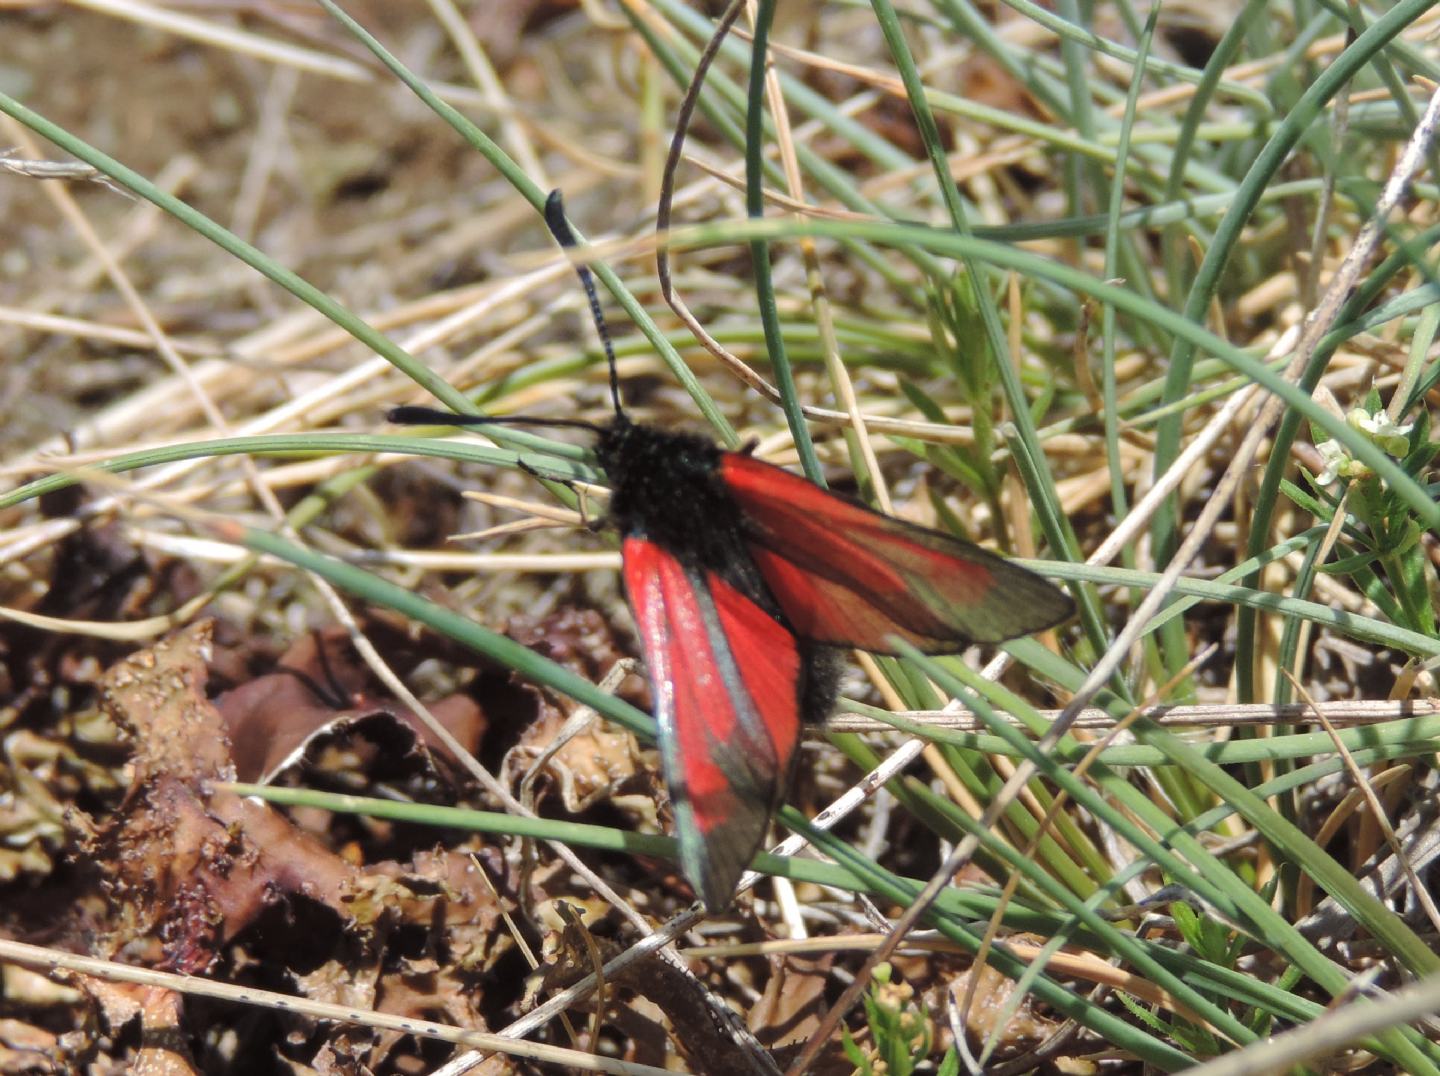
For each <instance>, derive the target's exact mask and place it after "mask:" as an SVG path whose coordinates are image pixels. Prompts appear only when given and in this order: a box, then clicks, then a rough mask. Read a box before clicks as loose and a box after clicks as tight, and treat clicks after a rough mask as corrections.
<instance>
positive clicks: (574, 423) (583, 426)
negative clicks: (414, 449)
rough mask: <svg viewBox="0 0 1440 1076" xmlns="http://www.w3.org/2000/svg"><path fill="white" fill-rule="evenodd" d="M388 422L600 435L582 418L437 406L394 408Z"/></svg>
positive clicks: (595, 426) (593, 425)
mask: <svg viewBox="0 0 1440 1076" xmlns="http://www.w3.org/2000/svg"><path fill="white" fill-rule="evenodd" d="M385 418H386V420H387V421H390V422H393V423H395V424H396V425H397V426H553V427H555V428H557V429H563V430H587V431H589V432H590V433H596V434H598V433H600V432H601V429H600V427H599V426H597V425H595V423H593V422H582V421H581V420H580V419H578V418H529V417H528V416H526V415H457V414H454V413H453V412H450V411H437V410H436V409H435V408H433V407H413V406H411V405H409V404H407V405H405V406H403V407H392V408H391V409H390V410H389V411H388V412H387V413H386V415H385Z"/></svg>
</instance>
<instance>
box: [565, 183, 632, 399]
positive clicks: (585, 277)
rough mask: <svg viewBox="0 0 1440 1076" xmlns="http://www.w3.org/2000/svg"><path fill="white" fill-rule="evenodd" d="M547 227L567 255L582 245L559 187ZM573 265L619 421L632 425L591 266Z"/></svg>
mask: <svg viewBox="0 0 1440 1076" xmlns="http://www.w3.org/2000/svg"><path fill="white" fill-rule="evenodd" d="M545 225H546V227H548V228H549V229H550V234H551V235H553V236H554V237H555V242H557V243H559V244H560V245H561V246H562V247H564V248H565V250H566V251H571V250H574V249H575V248H576V247H578V246H579V245H580V242H579V240H577V239H576V238H575V232H574V231H573V230H572V229H571V227H570V222H569V221H568V220H566V219H565V199H564V197H563V196H562V195H561V194H560V189H559V188H558V187H557V188H556V189H555V190H553V191H551V192H550V195H549V197H547V198H546V199H545ZM571 264H572V265H574V266H575V272H576V273H578V274H579V275H580V283H581V284H583V285H585V297H586V298H587V299H589V300H590V316H591V317H592V318H593V319H594V320H595V331H596V332H597V333H599V334H600V344H601V346H603V347H604V348H605V361H606V363H608V364H609V366H610V399H611V401H612V402H613V403H614V404H615V417H616V418H617V419H619V420H620V421H622V422H625V421H628V420H627V419H626V418H625V409H624V408H623V407H621V406H620V374H619V372H618V371H617V370H616V368H615V348H614V347H613V346H612V345H611V343H610V326H609V325H608V324H606V322H605V312H604V311H603V310H601V309H600V293H599V292H597V291H596V290H595V276H594V274H593V273H591V272H590V267H589V266H588V265H585V264H583V263H582V262H577V261H572V262H571Z"/></svg>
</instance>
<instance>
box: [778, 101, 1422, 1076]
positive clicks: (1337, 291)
mask: <svg viewBox="0 0 1440 1076" xmlns="http://www.w3.org/2000/svg"><path fill="white" fill-rule="evenodd" d="M1437 122H1440V93H1436V94H1435V95H1433V96H1432V97H1431V99H1430V103H1429V105H1428V106H1427V107H1426V110H1425V115H1424V117H1423V118H1422V119H1421V121H1420V123H1419V125H1418V126H1417V128H1416V130H1415V132H1414V134H1413V135H1412V137H1411V139H1410V142H1409V143H1408V144H1407V145H1406V147H1405V150H1404V152H1403V153H1402V154H1401V156H1400V158H1399V160H1398V161H1397V162H1396V165H1395V168H1394V170H1393V171H1392V172H1391V175H1390V178H1389V180H1388V181H1387V183H1386V184H1385V188H1384V190H1383V191H1382V193H1381V196H1380V199H1379V200H1378V201H1377V203H1376V207H1375V213H1374V215H1373V216H1372V217H1371V219H1370V220H1369V221H1367V222H1366V224H1365V226H1364V227H1363V228H1362V229H1361V230H1360V233H1359V235H1357V236H1356V239H1355V243H1354V245H1353V246H1352V247H1351V249H1350V252H1349V253H1348V254H1347V255H1346V257H1345V260H1344V261H1343V262H1342V263H1341V266H1340V269H1339V270H1338V271H1337V272H1336V274H1335V276H1334V278H1333V279H1332V280H1331V282H1330V284H1329V286H1328V287H1327V288H1326V290H1325V294H1324V295H1323V296H1322V298H1321V301H1320V305H1319V306H1318V307H1317V308H1316V309H1315V310H1314V311H1312V312H1311V314H1310V315H1309V316H1308V317H1307V318H1306V320H1305V322H1304V324H1303V326H1302V327H1301V331H1300V338H1299V341H1298V342H1297V344H1296V347H1295V351H1294V353H1293V355H1292V356H1291V359H1290V362H1289V364H1288V365H1287V366H1286V369H1285V377H1286V378H1287V379H1288V380H1291V381H1294V380H1296V379H1297V378H1298V377H1299V375H1300V371H1302V370H1303V369H1304V368H1305V365H1306V363H1307V362H1308V361H1309V359H1310V356H1311V355H1312V354H1313V353H1314V351H1315V349H1316V348H1317V347H1318V346H1319V344H1320V341H1321V339H1322V338H1323V337H1324V335H1325V333H1326V332H1328V331H1329V329H1330V328H1331V326H1332V325H1333V324H1334V322H1335V318H1336V317H1337V316H1338V314H1339V313H1340V308H1341V305H1342V304H1343V302H1344V301H1345V299H1346V298H1348V297H1349V295H1350V294H1351V292H1352V291H1353V290H1354V288H1355V284H1356V281H1357V280H1358V279H1359V276H1360V273H1361V272H1362V270H1363V269H1364V267H1365V266H1366V265H1367V264H1368V263H1369V262H1370V259H1371V256H1372V255H1373V253H1374V250H1375V247H1376V245H1377V244H1378V242H1379V240H1380V237H1381V235H1382V234H1383V229H1384V226H1385V224H1386V222H1387V221H1388V220H1389V218H1390V215H1391V213H1393V212H1394V210H1395V208H1396V207H1397V206H1398V205H1399V204H1400V203H1401V201H1402V200H1403V198H1404V196H1405V194H1406V192H1408V190H1409V188H1410V184H1411V182H1412V181H1413V179H1414V176H1415V174H1416V173H1417V172H1418V171H1419V169H1420V168H1421V166H1422V165H1423V164H1424V160H1425V155H1426V153H1427V152H1428V151H1429V149H1430V146H1431V144H1432V142H1433V140H1434V135H1435V127H1436V124H1437ZM1261 394H1262V390H1261V389H1260V387H1259V386H1258V385H1257V386H1253V387H1251V388H1250V389H1247V390H1245V392H1243V393H1242V394H1240V395H1244V396H1246V397H1250V396H1255V397H1260V396H1261ZM1283 409H1284V403H1283V401H1281V400H1280V399H1279V398H1278V397H1269V398H1266V399H1265V402H1264V404H1263V405H1262V407H1261V411H1260V415H1259V417H1258V418H1257V420H1256V421H1255V423H1254V424H1253V425H1252V426H1251V427H1250V428H1249V430H1248V431H1247V432H1246V434H1245V437H1244V439H1243V440H1242V442H1241V444H1240V447H1239V449H1238V450H1237V451H1236V453H1235V456H1234V458H1233V460H1232V461H1231V463H1230V465H1229V466H1228V467H1227V468H1226V470H1225V472H1224V474H1223V475H1222V476H1221V477H1220V479H1219V481H1218V482H1217V483H1216V485H1215V490H1214V492H1213V493H1212V494H1211V495H1210V496H1209V498H1207V499H1206V501H1205V503H1204V505H1203V506H1202V507H1201V509H1200V513H1199V515H1198V517H1197V518H1196V520H1195V522H1194V523H1193V524H1192V525H1191V527H1190V529H1189V531H1188V532H1187V533H1186V535H1185V538H1184V540H1183V541H1182V542H1181V543H1180V546H1179V548H1178V549H1177V550H1176V552H1175V555H1174V557H1173V558H1172V559H1171V561H1170V563H1169V564H1168V565H1166V568H1165V571H1164V572H1163V573H1162V575H1161V577H1160V579H1159V581H1158V582H1157V583H1156V584H1155V586H1154V587H1153V588H1152V589H1151V590H1150V591H1149V593H1147V594H1146V595H1145V597H1144V599H1143V600H1142V601H1141V603H1140V605H1139V606H1138V607H1137V608H1136V610H1135V612H1134V614H1133V615H1132V616H1131V617H1130V619H1129V620H1128V621H1127V623H1126V625H1125V627H1124V628H1123V629H1122V630H1121V631H1120V632H1119V633H1118V634H1117V635H1116V637H1115V639H1114V641H1113V642H1112V643H1111V645H1110V647H1109V649H1108V650H1106V652H1105V653H1104V654H1103V655H1102V656H1101V658H1100V660H1099V661H1098V662H1096V664H1095V666H1094V667H1093V668H1092V669H1091V671H1090V673H1089V674H1088V675H1087V676H1086V678H1085V682H1084V683H1083V684H1082V685H1081V686H1080V689H1079V690H1078V691H1077V692H1076V693H1075V696H1074V698H1073V699H1072V700H1071V702H1070V703H1069V705H1067V706H1066V707H1065V709H1064V710H1063V711H1061V714H1060V716H1059V717H1058V718H1057V719H1056V720H1055V722H1054V723H1053V724H1052V725H1051V727H1050V729H1049V730H1048V731H1047V732H1046V733H1045V735H1044V736H1043V737H1041V739H1040V741H1039V742H1038V744H1037V748H1038V750H1039V751H1041V752H1046V751H1049V750H1052V749H1053V748H1054V746H1055V745H1056V744H1057V743H1058V742H1059V741H1060V739H1061V737H1063V736H1064V735H1065V734H1066V733H1067V732H1068V731H1069V730H1070V727H1071V725H1072V723H1073V722H1074V721H1075V719H1076V718H1077V717H1078V716H1079V715H1080V712H1081V711H1082V710H1084V709H1085V707H1086V706H1088V705H1089V703H1090V700H1091V699H1093V698H1094V696H1095V694H1096V692H1098V691H1099V690H1101V688H1103V687H1104V685H1105V684H1106V683H1107V682H1108V681H1109V679H1110V678H1111V677H1112V676H1113V675H1114V674H1115V672H1116V670H1117V669H1119V667H1120V665H1121V663H1122V662H1123V661H1124V660H1125V657H1126V655H1127V654H1128V653H1129V651H1130V648H1131V647H1132V646H1134V645H1135V644H1136V643H1137V642H1139V641H1140V639H1141V638H1142V636H1143V635H1144V634H1145V632H1146V631H1147V630H1149V623H1150V620H1151V618H1153V617H1154V616H1155V615H1156V614H1157V613H1159V612H1160V610H1161V609H1162V608H1163V607H1164V605H1165V603H1166V602H1167V601H1168V600H1169V598H1170V593H1171V591H1172V590H1173V589H1174V587H1175V584H1176V582H1178V581H1179V579H1180V577H1181V575H1183V574H1184V573H1185V571H1186V570H1188V569H1189V567H1190V565H1191V564H1192V562H1193V561H1194V560H1195V558H1196V556H1198V555H1199V553H1200V550H1201V548H1202V547H1203V546H1204V544H1205V543H1206V542H1207V541H1209V539H1210V534H1211V532H1212V531H1213V529H1214V527H1215V525H1216V523H1217V522H1219V520H1220V516H1221V515H1222V513H1224V512H1225V511H1227V510H1228V508H1229V506H1230V504H1231V499H1232V496H1233V493H1234V491H1235V488H1236V487H1237V486H1238V484H1239V483H1240V481H1241V480H1242V478H1243V477H1244V475H1245V474H1246V473H1247V471H1248V469H1249V467H1250V462H1251V461H1252V460H1253V459H1254V458H1255V454H1256V453H1257V452H1258V451H1259V450H1260V446H1261V444H1262V443H1263V442H1264V441H1265V439H1266V438H1267V437H1269V435H1270V431H1271V429H1272V427H1273V426H1274V425H1275V423H1276V422H1277V421H1279V418H1280V414H1281V412H1282V410H1283ZM1037 772H1038V768H1037V767H1036V765H1035V763H1033V762H1031V761H1030V760H1029V759H1022V760H1021V761H1020V763H1019V764H1018V765H1017V766H1016V767H1015V772H1014V773H1012V774H1011V775H1010V777H1009V778H1008V779H1007V780H1006V781H1005V784H1004V786H1003V787H1002V788H1001V790H1000V792H999V794H997V795H996V797H995V798H994V799H993V800H992V801H991V802H990V804H989V805H988V806H987V807H986V809H985V812H984V814H982V815H981V817H980V818H979V820H978V821H977V824H976V829H975V832H974V833H971V834H967V835H966V836H965V837H963V838H962V839H961V840H960V841H959V843H958V844H957V845H956V846H955V849H954V851H952V852H951V854H950V855H949V856H947V857H946V860H945V862H944V863H943V864H941V866H940V869H939V870H937V871H936V872H935V873H934V875H932V876H931V878H930V880H929V882H927V883H926V886H925V888H924V889H923V890H922V891H921V892H920V894H919V895H918V896H917V897H916V899H915V900H914V901H913V902H912V903H911V905H910V906H909V907H908V908H907V909H906V910H905V913H904V914H903V915H902V916H901V917H900V919H899V921H898V922H896V924H895V926H894V928H893V930H892V931H891V934H890V937H889V939H888V940H887V942H886V943H885V944H884V945H882V946H880V947H878V948H877V949H876V950H875V952H874V953H873V954H871V956H870V957H869V958H867V960H866V962H865V966H864V967H863V968H862V969H861V970H860V973H859V974H858V975H856V977H855V981H854V983H852V984H851V985H850V986H849V987H847V989H846V991H845V995H844V996H843V997H842V998H841V1000H840V1001H839V1002H838V1003H837V1004H836V1005H835V1006H834V1007H832V1009H831V1010H830V1013H829V1014H828V1016H827V1019H826V1020H825V1021H824V1023H823V1024H822V1027H821V1033H820V1034H817V1036H816V1037H815V1038H814V1039H812V1040H811V1043H812V1045H811V1048H810V1049H809V1050H807V1051H806V1053H805V1054H804V1055H803V1056H802V1057H801V1058H800V1059H798V1060H797V1061H796V1062H795V1064H794V1065H793V1066H792V1069H791V1072H792V1073H794V1074H798V1073H801V1072H803V1071H805V1068H806V1067H808V1065H809V1064H810V1063H811V1062H812V1061H813V1059H814V1056H815V1055H816V1054H817V1053H818V1046H817V1045H816V1043H818V1042H821V1041H823V1039H825V1038H828V1037H829V1035H830V1034H833V1032H834V1028H835V1026H836V1024H837V1023H838V1021H839V1020H840V1018H841V1017H842V1016H843V1015H844V1013H845V1012H847V1011H848V1010H849V1008H850V1007H851V1006H853V1005H854V1004H855V1003H856V1002H858V1000H859V997H860V994H861V992H862V991H863V990H864V989H865V988H866V986H867V984H868V982H869V978H870V975H871V974H872V973H873V971H874V968H875V967H876V965H878V964H880V963H881V962H883V961H885V960H887V959H889V956H890V954H891V953H893V952H894V949H895V947H896V946H897V945H899V943H900V941H901V940H902V939H903V938H904V936H905V935H906V934H907V933H908V932H909V931H910V930H912V929H914V927H915V925H916V924H917V923H918V922H919V921H920V919H921V918H922V917H923V916H924V915H925V913H926V912H927V911H928V910H929V908H930V905H931V904H932V903H934V901H935V898H936V897H937V896H939V895H940V891H941V890H942V889H943V888H944V887H945V886H946V885H948V884H949V883H950V879H952V878H954V877H955V876H956V874H957V873H959V871H960V870H962V869H963V868H964V867H965V865H966V864H968V863H969V862H970V861H971V859H972V858H973V857H974V855H975V853H976V851H978V850H979V847H980V840H981V838H980V837H979V836H977V835H976V834H978V833H985V832H988V831H989V830H991V829H993V828H994V827H995V825H996V824H997V823H998V822H999V820H1000V818H1001V817H1002V816H1003V815H1004V813H1005V812H1006V811H1007V810H1008V809H1009V807H1010V805H1011V804H1012V803H1013V802H1014V801H1015V799H1016V797H1018V796H1019V795H1020V794H1021V792H1022V791H1023V790H1024V788H1025V787H1026V785H1028V784H1029V783H1030V781H1031V780H1032V779H1033V778H1034V777H1035V775H1036V773H1037Z"/></svg>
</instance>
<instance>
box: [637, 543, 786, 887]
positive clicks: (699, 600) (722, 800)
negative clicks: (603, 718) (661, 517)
mask: <svg viewBox="0 0 1440 1076" xmlns="http://www.w3.org/2000/svg"><path fill="white" fill-rule="evenodd" d="M623 554H624V574H625V586H626V589H627V591H628V592H629V595H630V605H631V608H632V609H633V611H634V614H635V621H636V626H637V627H638V628H639V632H640V641H641V645H642V647H643V648H644V651H645V661H646V664H647V665H648V666H649V671H650V683H651V688H652V690H653V692H654V708H655V717H656V719H657V720H658V722H659V724H660V734H661V751H662V755H663V758H664V762H665V779H666V783H667V784H668V786H669V788H670V794H671V798H672V799H673V800H674V803H675V811H676V820H677V829H678V834H679V838H680V852H681V861H682V865H683V866H684V868H685V874H686V876H687V877H688V878H689V879H690V880H691V882H692V883H693V884H694V885H695V886H696V888H697V889H698V890H699V892H700V895H701V897H702V898H703V899H704V900H705V903H706V904H707V905H709V906H710V907H712V908H718V907H722V906H723V905H724V904H725V903H727V902H728V901H729V899H730V895H731V893H732V892H733V891H734V888H735V883H736V881H737V880H738V879H739V876H740V874H741V872H742V871H743V870H744V869H745V867H746V866H748V865H749V862H750V859H751V857H752V856H753V855H754V853H755V849H756V848H757V847H758V846H759V844H760V841H761V840H762V839H763V838H764V835H765V827H766V825H767V823H768V821H769V818H770V812H771V811H772V810H773V808H774V805H775V802H776V800H778V798H779V796H780V792H781V786H782V784H783V782H784V781H785V779H786V777H787V776H788V774H789V772H790V763H791V760H792V759H793V757H794V754H795V747H796V744H797V743H798V741H799V735H800V687H801V683H800V681H801V676H802V674H803V668H802V666H803V662H802V661H801V657H800V652H799V644H798V641H797V640H796V638H795V636H794V635H793V634H791V632H790V631H789V630H788V629H787V628H786V627H785V626H784V625H783V624H780V623H779V622H777V621H776V620H775V619H774V618H773V617H771V616H770V615H769V614H767V613H766V612H765V610H763V609H762V608H760V607H759V606H758V605H756V604H755V603H754V602H752V601H751V600H750V599H749V598H747V597H745V595H743V594H741V593H740V592H739V591H737V590H736V589H735V588H733V587H731V586H730V585H729V584H727V583H726V582H724V581H723V580H722V579H720V578H719V577H718V576H715V575H714V574H711V573H706V574H703V575H702V574H701V573H700V572H698V571H695V570H693V569H689V568H686V567H685V566H684V565H682V564H681V563H680V561H679V560H677V559H676V558H675V557H674V556H673V555H671V554H670V553H669V552H667V551H666V550H664V549H661V548H660V547H659V546H657V545H655V544H654V543H653V542H650V541H647V540H645V539H643V538H626V539H625V542H624V546H623Z"/></svg>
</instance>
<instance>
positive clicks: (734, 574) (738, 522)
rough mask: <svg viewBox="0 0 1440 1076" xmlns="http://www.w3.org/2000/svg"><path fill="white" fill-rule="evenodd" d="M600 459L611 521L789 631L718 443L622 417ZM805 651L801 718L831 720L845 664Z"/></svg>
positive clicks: (606, 434)
mask: <svg viewBox="0 0 1440 1076" xmlns="http://www.w3.org/2000/svg"><path fill="white" fill-rule="evenodd" d="M595 455H596V457H598V458H599V460H600V465H601V466H602V467H604V468H605V473H606V475H608V476H609V478H610V490H611V493H610V512H609V522H610V523H611V524H612V525H613V526H615V528H616V529H617V530H619V531H620V534H621V535H622V536H623V537H626V538H644V539H647V540H648V541H651V542H654V543H655V544H656V545H658V546H660V547H661V548H662V549H664V550H666V551H667V552H669V553H671V554H672V555H673V556H674V557H675V558H676V559H677V560H679V561H680V562H681V563H682V564H684V565H686V566H687V567H690V568H694V569H699V570H700V571H702V572H714V573H715V574H716V575H718V576H719V577H720V578H721V579H724V580H725V581H726V582H727V583H729V584H730V585H731V586H732V587H734V588H736V589H737V590H738V591H740V593H742V594H744V595H745V596H746V597H747V598H749V599H750V600H751V601H752V602H754V603H755V604H756V605H758V606H760V608H762V609H764V610H765V611H766V612H767V613H769V614H770V615H771V616H772V617H774V618H775V619H776V620H778V621H779V622H780V623H782V624H785V625H786V627H787V629H788V628H789V624H788V622H787V621H786V619H785V617H784V615H783V614H782V613H781V611H780V607H779V605H778V603H777V602H776V601H775V598H774V596H773V595H772V594H771V593H770V590H769V588H768V587H767V586H766V585H765V580H764V578H763V577H762V576H761V574H760V570H759V568H758V567H756V564H755V560H754V558H753V557H752V556H751V554H750V550H749V547H748V542H747V539H746V529H745V518H744V515H743V514H742V513H741V511H740V506H739V505H737V504H736V503H735V499H734V498H733V497H732V496H731V495H730V492H729V491H728V490H727V489H726V488H725V482H724V479H723V478H722V477H721V475H720V461H721V456H722V450H721V449H720V447H719V446H718V445H716V444H715V442H713V441H711V440H710V439H708V438H706V437H701V436H699V435H697V434H693V433H674V432H672V431H670V430H662V429H659V428H657V427H655V426H645V425H642V424H639V423H634V422H631V421H630V420H629V419H627V418H624V417H623V416H622V417H620V418H617V419H615V420H614V421H613V422H611V423H610V425H608V426H606V427H605V428H604V429H603V430H601V431H600V436H599V439H598V440H597V441H596V442H595ZM797 646H798V648H799V651H800V658H801V662H802V664H803V668H802V671H801V675H800V680H799V682H798V683H797V684H796V688H797V693H798V701H799V704H800V714H801V717H802V718H803V719H804V720H805V721H807V722H819V721H823V720H824V719H825V717H826V716H827V715H828V714H829V712H830V710H831V709H832V708H833V707H834V704H835V695H836V689H837V686H838V682H839V674H840V666H839V663H838V661H837V660H836V657H835V654H834V653H833V652H831V651H828V650H826V648H824V647H822V646H819V645H817V644H816V643H813V642H811V641H810V640H808V639H804V638H802V639H799V640H797ZM797 757H798V755H797Z"/></svg>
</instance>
